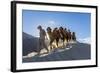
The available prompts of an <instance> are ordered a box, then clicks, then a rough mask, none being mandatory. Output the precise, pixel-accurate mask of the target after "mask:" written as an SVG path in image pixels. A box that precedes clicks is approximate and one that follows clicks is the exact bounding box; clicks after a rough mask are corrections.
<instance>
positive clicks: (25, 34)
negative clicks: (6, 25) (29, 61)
mask: <svg viewBox="0 0 100 73" xmlns="http://www.w3.org/2000/svg"><path fill="white" fill-rule="evenodd" d="M31 38H33V36H32V35H30V34H27V33H25V32H23V39H31Z"/></svg>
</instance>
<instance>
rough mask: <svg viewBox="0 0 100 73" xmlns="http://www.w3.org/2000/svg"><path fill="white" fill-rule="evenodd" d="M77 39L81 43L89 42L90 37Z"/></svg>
mask: <svg viewBox="0 0 100 73" xmlns="http://www.w3.org/2000/svg"><path fill="white" fill-rule="evenodd" d="M78 41H79V42H81V43H87V44H91V38H90V37H87V38H83V39H79V40H78Z"/></svg>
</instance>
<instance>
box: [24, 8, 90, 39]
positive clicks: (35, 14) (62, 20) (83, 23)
mask: <svg viewBox="0 0 100 73" xmlns="http://www.w3.org/2000/svg"><path fill="white" fill-rule="evenodd" d="M22 21H23V32H26V33H28V34H31V35H33V36H36V37H37V36H39V31H38V29H37V27H38V25H41V26H42V27H43V28H44V29H45V30H46V28H47V27H48V26H49V27H51V28H55V27H60V26H63V27H66V28H68V29H70V30H71V31H72V32H73V31H74V32H76V36H77V38H81V39H82V38H87V37H91V26H90V25H91V14H90V13H79V12H52V11H35V10H23V12H22Z"/></svg>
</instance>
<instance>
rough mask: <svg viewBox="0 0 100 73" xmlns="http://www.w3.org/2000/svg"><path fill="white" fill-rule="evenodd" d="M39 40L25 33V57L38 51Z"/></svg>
mask: <svg viewBox="0 0 100 73" xmlns="http://www.w3.org/2000/svg"><path fill="white" fill-rule="evenodd" d="M38 44H39V39H38V38H37V37H34V36H32V35H29V34H27V33H25V32H23V56H24V55H27V54H28V53H31V52H33V51H35V52H37V51H38Z"/></svg>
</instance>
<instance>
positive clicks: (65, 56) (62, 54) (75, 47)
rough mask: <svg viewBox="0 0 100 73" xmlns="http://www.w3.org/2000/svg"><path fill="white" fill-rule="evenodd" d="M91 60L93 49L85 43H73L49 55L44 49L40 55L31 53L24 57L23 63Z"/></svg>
mask: <svg viewBox="0 0 100 73" xmlns="http://www.w3.org/2000/svg"><path fill="white" fill-rule="evenodd" d="M85 59H91V47H90V45H89V44H84V43H78V42H77V43H71V44H70V46H69V47H66V48H55V49H53V50H52V51H50V52H49V53H46V50H45V49H43V50H42V51H41V54H40V55H37V53H36V52H31V53H29V54H28V55H26V56H23V63H28V62H45V61H65V60H85Z"/></svg>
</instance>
